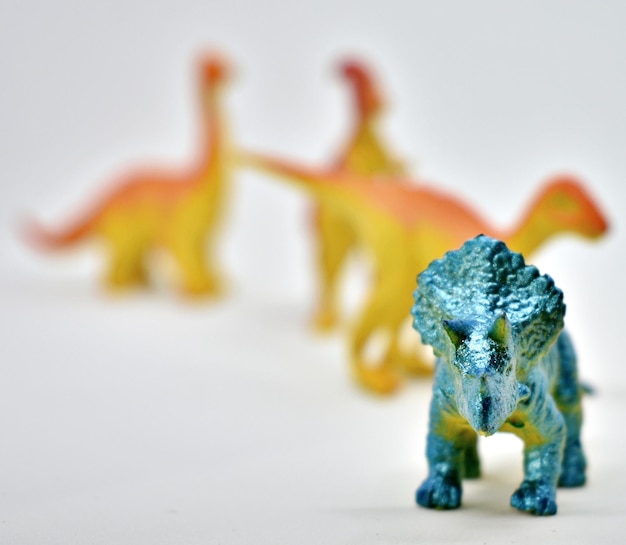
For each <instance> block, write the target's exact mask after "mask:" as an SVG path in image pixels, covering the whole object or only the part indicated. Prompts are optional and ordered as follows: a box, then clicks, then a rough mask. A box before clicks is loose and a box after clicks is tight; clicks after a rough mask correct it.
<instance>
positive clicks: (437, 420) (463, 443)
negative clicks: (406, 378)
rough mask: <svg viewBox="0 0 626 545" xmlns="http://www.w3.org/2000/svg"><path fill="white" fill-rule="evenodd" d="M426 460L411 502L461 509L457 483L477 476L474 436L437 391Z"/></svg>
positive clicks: (460, 490) (459, 485)
mask: <svg viewBox="0 0 626 545" xmlns="http://www.w3.org/2000/svg"><path fill="white" fill-rule="evenodd" d="M468 453H469V455H470V456H469V457H468ZM426 457H427V459H428V477H427V478H426V480H425V481H424V482H423V483H422V484H421V485H420V487H419V488H418V489H417V492H416V494H415V500H416V501H417V503H418V504H419V505H421V506H422V507H430V508H434V509H456V508H457V507H459V506H460V505H461V496H462V486H461V479H462V478H463V477H468V478H473V477H477V476H478V473H479V465H478V454H477V451H476V433H475V432H474V430H472V429H471V428H470V427H469V425H468V424H467V422H466V421H465V420H464V419H463V418H461V417H460V416H459V415H458V413H456V411H455V410H454V409H453V408H452V407H450V404H449V403H448V402H447V401H446V399H445V396H444V394H443V393H442V392H441V390H438V389H437V388H435V390H434V393H433V400H432V404H431V409H430V424H429V432H428V439H427V446H426Z"/></svg>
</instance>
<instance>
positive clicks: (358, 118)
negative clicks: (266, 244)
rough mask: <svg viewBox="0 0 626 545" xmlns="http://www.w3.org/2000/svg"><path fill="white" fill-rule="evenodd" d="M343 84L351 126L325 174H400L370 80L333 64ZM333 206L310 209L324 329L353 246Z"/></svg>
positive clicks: (352, 63) (317, 322) (354, 66)
mask: <svg viewBox="0 0 626 545" xmlns="http://www.w3.org/2000/svg"><path fill="white" fill-rule="evenodd" d="M339 71H340V74H341V75H342V76H343V77H344V78H345V80H346V81H347V82H348V85H349V87H350V91H351V100H352V103H353V110H354V111H353V114H352V115H353V119H354V121H353V127H352V130H351V133H350V135H349V137H348V139H347V141H346V143H345V144H344V146H343V148H342V150H341V152H340V153H339V155H338V157H337V159H336V160H335V161H334V163H333V164H332V166H331V167H330V169H329V170H328V172H329V173H338V172H343V171H349V172H354V173H356V174H362V175H364V176H374V175H390V174H401V173H403V171H404V167H403V165H402V163H401V162H400V161H398V159H396V158H395V157H394V156H393V155H392V154H391V153H390V152H389V150H388V149H387V148H386V146H385V144H384V142H383V139H382V137H381V135H380V130H379V122H380V119H381V115H382V113H383V112H384V109H385V104H384V101H383V98H382V96H381V93H380V91H379V88H378V86H377V84H376V81H375V78H374V76H373V74H372V73H371V70H369V69H368V68H367V66H366V65H365V64H364V63H363V62H360V61H358V60H356V59H347V60H345V61H343V62H342V63H340V65H339ZM335 208H336V207H335V206H334V203H333V202H326V201H324V202H320V203H319V204H318V207H317V211H316V221H315V232H316V242H317V256H316V257H317V272H318V284H319V297H318V303H317V309H316V311H315V314H314V317H313V325H314V327H315V328H316V329H318V330H320V331H328V330H330V329H332V328H333V327H335V325H336V324H337V322H338V314H339V312H338V309H337V306H338V305H337V298H338V297H337V284H338V280H339V277H340V275H341V271H342V269H343V268H344V264H345V261H346V258H347V256H348V255H349V253H350V252H351V251H353V250H354V249H355V247H356V246H357V239H356V234H355V231H354V228H353V227H352V226H351V224H350V222H349V221H347V220H346V219H345V218H344V216H343V214H342V213H341V211H337V210H336V209H335Z"/></svg>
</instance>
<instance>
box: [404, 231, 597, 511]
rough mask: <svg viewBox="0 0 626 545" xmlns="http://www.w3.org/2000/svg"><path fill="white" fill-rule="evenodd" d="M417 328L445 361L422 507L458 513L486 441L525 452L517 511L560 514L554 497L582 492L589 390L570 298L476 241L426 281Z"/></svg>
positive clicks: (489, 242)
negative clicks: (571, 323) (509, 436)
mask: <svg viewBox="0 0 626 545" xmlns="http://www.w3.org/2000/svg"><path fill="white" fill-rule="evenodd" d="M414 298H415V305H414V306H413V309H412V310H411V314H412V315H413V318H414V322H413V327H414V328H415V329H416V330H417V331H419V333H420V334H421V336H422V341H423V342H424V343H426V344H429V345H431V346H432V347H433V349H434V351H435V355H436V356H437V363H436V377H435V383H434V386H433V398H432V402H431V409H430V425H429V432H428V441H427V449H426V455H427V458H428V465H429V474H428V478H427V479H426V480H425V481H424V482H423V483H422V485H421V486H420V487H419V489H418V490H417V494H416V500H417V503H418V504H420V505H422V506H424V507H432V508H437V509H453V508H456V507H458V506H459V505H460V504H461V479H462V478H463V477H465V478H475V477H478V476H479V474H480V467H479V460H478V453H477V449H476V446H477V445H476V444H477V437H478V434H480V435H485V436H488V435H492V434H494V433H495V432H497V431H508V432H512V433H514V434H516V435H517V436H519V437H520V438H521V439H522V440H523V441H524V480H523V482H522V484H521V485H520V487H519V488H518V489H517V490H516V491H515V493H514V494H513V496H512V497H511V505H512V506H513V507H515V508H517V509H519V510H521V511H527V512H529V513H532V514H535V515H553V514H555V513H556V511H557V505H556V487H557V485H558V486H566V487H574V486H581V485H582V484H584V482H585V467H586V462H585V456H584V454H583V451H582V447H581V443H580V427H581V422H582V409H581V392H582V389H581V386H580V383H579V382H578V377H577V369H576V356H575V353H574V349H573V347H572V344H571V341H570V339H569V336H568V335H567V334H566V333H565V332H562V329H563V316H564V314H565V305H564V303H563V294H562V292H561V291H560V290H559V289H558V288H557V287H556V286H555V285H554V282H553V280H552V279H551V278H550V277H549V276H547V275H541V274H540V273H539V271H538V270H537V269H536V268H535V267H532V266H527V265H526V264H525V263H524V259H523V257H522V256H521V255H520V254H517V253H514V252H511V251H510V250H509V249H508V248H507V247H506V245H505V244H504V243H503V242H500V241H498V240H495V239H492V238H489V237H486V236H483V235H481V236H479V237H477V238H475V239H472V240H470V241H468V242H466V243H465V244H464V245H463V246H462V247H461V248H460V249H459V250H455V251H451V252H448V253H447V254H445V256H444V257H443V258H442V259H439V260H436V261H433V262H432V263H431V264H430V265H429V267H428V268H427V269H426V270H425V271H424V272H422V273H421V274H420V275H419V276H418V288H417V289H416V290H415V293H414Z"/></svg>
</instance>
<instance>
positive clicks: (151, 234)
mask: <svg viewBox="0 0 626 545" xmlns="http://www.w3.org/2000/svg"><path fill="white" fill-rule="evenodd" d="M228 72H229V67H228V65H227V64H226V62H225V61H224V59H223V58H222V57H220V56H218V55H215V54H212V55H209V56H206V57H204V58H202V59H201V60H200V62H199V65H198V76H199V82H198V83H199V95H200V96H199V99H200V110H201V123H202V129H203V132H204V134H203V140H202V142H201V149H200V153H199V156H198V157H197V159H196V160H195V162H194V163H193V164H192V165H190V166H189V167H188V168H185V169H180V170H164V169H159V168H147V169H143V170H139V171H134V172H131V173H128V174H126V175H124V176H122V177H121V178H120V179H118V180H117V182H116V183H115V184H114V185H113V187H112V188H111V190H109V191H108V192H107V193H105V195H104V197H103V198H101V199H100V200H99V201H97V202H96V203H95V205H94V206H92V208H91V209H90V210H89V211H88V212H86V213H85V214H83V216H82V217H81V218H79V219H78V220H77V221H75V222H74V223H72V224H70V225H69V226H67V227H66V228H64V229H59V230H50V229H46V228H44V227H42V226H40V225H39V224H38V223H36V222H31V223H30V224H29V225H28V226H27V230H26V235H27V237H28V239H29V240H30V241H31V242H32V243H33V244H34V245H36V246H37V247H40V248H43V249H47V250H57V249H62V248H66V247H70V246H73V245H75V244H76V243H78V242H80V241H83V240H85V239H88V238H100V239H103V240H104V241H105V242H106V245H107V250H108V252H109V254H110V259H109V268H108V272H107V275H106V277H105V283H106V285H107V286H108V287H110V288H114V289H120V288H129V287H133V286H138V285H144V284H146V282H147V281H148V274H147V272H148V271H147V270H146V268H147V257H148V254H149V253H150V252H151V251H152V250H154V249H156V248H159V249H165V250H167V251H168V252H169V253H170V254H171V255H172V256H173V258H174V260H175V262H176V263H177V264H178V268H179V270H180V274H181V277H182V290H183V291H184V293H186V294H188V295H192V296H201V295H216V294H218V293H219V292H220V290H221V288H222V280H221V278H220V274H219V273H218V267H217V266H216V263H215V257H214V255H213V254H212V246H213V244H214V242H215V235H216V227H217V225H218V220H219V217H220V215H221V212H222V209H223V206H224V199H225V192H226V189H227V187H226V185H227V180H226V178H227V175H228V173H229V168H230V167H229V163H228V157H227V143H226V142H225V140H226V129H225V127H224V119H223V114H222V108H221V100H220V98H221V93H222V89H223V85H224V83H225V82H226V80H227V79H228Z"/></svg>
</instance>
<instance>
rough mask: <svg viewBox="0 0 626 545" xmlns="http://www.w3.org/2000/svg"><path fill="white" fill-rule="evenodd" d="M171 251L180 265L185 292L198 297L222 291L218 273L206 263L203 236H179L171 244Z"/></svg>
mask: <svg viewBox="0 0 626 545" xmlns="http://www.w3.org/2000/svg"><path fill="white" fill-rule="evenodd" d="M172 253H173V255H174V257H175V258H176V261H177V262H178V265H179V267H180V271H181V275H182V279H183V291H184V292H185V293H186V294H188V295H191V296H194V297H199V296H217V295H219V294H220V293H221V292H222V288H223V286H222V282H221V280H220V277H219V275H218V274H217V272H215V271H214V270H212V269H211V268H210V267H208V265H207V261H206V259H207V258H206V244H205V241H204V239H203V238H201V237H194V236H192V235H188V237H183V236H181V237H179V239H178V240H176V241H174V243H173V244H172Z"/></svg>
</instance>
